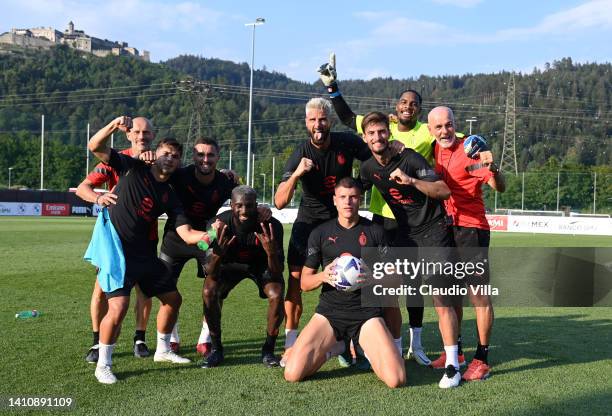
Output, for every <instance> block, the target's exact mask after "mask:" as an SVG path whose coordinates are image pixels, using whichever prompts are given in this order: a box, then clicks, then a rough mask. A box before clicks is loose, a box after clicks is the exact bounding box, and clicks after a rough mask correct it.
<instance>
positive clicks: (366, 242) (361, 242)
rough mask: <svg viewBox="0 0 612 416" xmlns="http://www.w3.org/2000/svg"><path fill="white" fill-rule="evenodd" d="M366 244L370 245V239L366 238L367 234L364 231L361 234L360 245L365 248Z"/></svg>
mask: <svg viewBox="0 0 612 416" xmlns="http://www.w3.org/2000/svg"><path fill="white" fill-rule="evenodd" d="M366 244H368V237H366V235H365V233H364V232H363V231H362V232H361V234H359V245H360V246H361V247H364V246H365V245H366Z"/></svg>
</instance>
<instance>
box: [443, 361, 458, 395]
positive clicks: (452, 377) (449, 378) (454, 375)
mask: <svg viewBox="0 0 612 416" xmlns="http://www.w3.org/2000/svg"><path fill="white" fill-rule="evenodd" d="M460 382H461V373H460V372H459V370H457V369H456V368H455V367H453V366H452V365H450V364H449V366H448V367H446V369H445V370H444V375H443V376H442V379H441V380H440V383H438V386H440V388H441V389H448V388H451V387H457V386H458V385H459V383H460Z"/></svg>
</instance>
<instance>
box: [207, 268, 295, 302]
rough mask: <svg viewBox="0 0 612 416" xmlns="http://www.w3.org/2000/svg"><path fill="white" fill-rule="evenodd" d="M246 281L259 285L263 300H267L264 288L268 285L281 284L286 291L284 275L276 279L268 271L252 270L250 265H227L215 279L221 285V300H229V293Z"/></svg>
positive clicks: (219, 288) (218, 290)
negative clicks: (249, 280)
mask: <svg viewBox="0 0 612 416" xmlns="http://www.w3.org/2000/svg"><path fill="white" fill-rule="evenodd" d="M244 279H251V280H252V281H253V282H254V283H255V284H256V285H257V288H258V289H259V297H260V298H262V299H267V296H266V294H265V292H264V287H265V286H266V285H267V284H268V283H279V284H280V285H281V287H282V288H283V291H284V286H285V281H284V280H283V276H282V274H279V275H278V276H276V277H275V276H273V275H272V274H271V273H270V271H269V270H268V269H265V270H261V271H254V270H251V269H250V267H249V265H248V264H242V263H227V264H222V265H221V266H220V270H219V274H218V277H217V278H216V279H215V280H216V281H217V282H218V285H219V286H218V288H217V293H219V297H220V299H225V298H227V295H229V292H231V291H232V289H234V288H235V287H236V285H238V283H240V282H242V281H243V280H244Z"/></svg>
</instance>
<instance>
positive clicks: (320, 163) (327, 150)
mask: <svg viewBox="0 0 612 416" xmlns="http://www.w3.org/2000/svg"><path fill="white" fill-rule="evenodd" d="M330 113H331V104H330V102H329V101H328V100H326V99H323V98H313V99H311V100H310V101H308V103H307V104H306V119H305V122H306V129H307V130H308V135H309V136H310V137H309V139H308V140H307V141H305V142H303V143H302V144H300V145H299V146H298V147H297V148H296V149H295V151H294V152H293V153H292V154H291V156H290V158H289V160H288V161H287V164H286V166H285V173H284V174H283V176H282V179H281V183H280V184H279V186H278V188H277V191H276V194H275V195H274V205H275V206H276V208H278V209H283V208H284V207H286V206H287V204H289V202H290V201H291V199H292V198H293V193H294V191H295V188H296V186H297V184H298V182H301V184H302V199H301V201H300V207H299V209H298V214H297V218H296V220H295V222H294V224H293V228H292V229H291V238H290V240H289V249H288V252H287V263H288V265H289V279H288V285H287V295H286V300H285V315H286V316H287V322H286V323H285V356H283V361H282V362H281V365H283V364H284V361H285V360H286V358H287V357H286V355H287V353H288V351H289V350H290V348H291V347H292V346H293V343H294V342H295V340H296V338H297V334H298V330H297V328H298V325H299V320H300V317H301V315H302V296H301V293H300V276H301V274H302V267H303V266H304V261H305V260H306V251H307V249H308V236H309V235H310V232H311V231H312V230H313V229H314V228H315V227H316V226H317V225H319V224H321V223H323V222H325V221H327V220H329V219H331V218H335V217H336V216H337V215H338V212H337V211H336V208H335V206H334V202H333V193H334V187H335V186H336V183H337V181H338V180H340V179H342V178H344V177H346V176H351V173H352V172H351V171H352V166H353V160H354V159H355V158H357V159H359V160H361V161H363V160H367V159H368V158H370V156H371V154H370V151H369V150H368V147H367V146H366V145H365V143H364V142H363V140H361V139H360V138H359V137H357V136H355V135H353V134H349V133H336V132H334V133H332V132H331V127H332V120H331V119H330V116H331V114H330Z"/></svg>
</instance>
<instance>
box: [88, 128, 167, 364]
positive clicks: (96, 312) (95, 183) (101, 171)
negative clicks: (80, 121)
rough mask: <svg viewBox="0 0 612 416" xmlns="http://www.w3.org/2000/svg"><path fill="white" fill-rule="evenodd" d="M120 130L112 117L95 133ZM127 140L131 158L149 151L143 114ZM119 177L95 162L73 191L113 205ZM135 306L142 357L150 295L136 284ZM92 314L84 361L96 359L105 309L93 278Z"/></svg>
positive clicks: (136, 337)
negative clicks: (90, 340) (104, 188)
mask: <svg viewBox="0 0 612 416" xmlns="http://www.w3.org/2000/svg"><path fill="white" fill-rule="evenodd" d="M118 129H119V127H118V125H117V123H116V122H115V120H113V121H111V122H110V123H109V124H107V125H106V126H105V127H103V128H102V129H101V130H100V131H99V132H98V133H97V134H102V135H103V136H104V137H109V136H110V135H111V134H113V133H115V132H116V131H117V130H118ZM126 136H127V139H128V140H129V141H130V143H131V147H130V148H128V149H125V150H123V151H121V153H122V154H124V155H127V156H131V157H134V158H137V157H139V156H140V155H141V154H142V153H144V152H147V151H149V150H151V143H152V142H153V139H154V138H155V133H154V132H153V124H152V123H151V121H150V120H148V119H147V118H145V117H136V118H134V119H132V128H131V129H130V130H129V131H128V132H126ZM118 180H119V176H118V175H117V172H116V171H115V170H114V169H113V168H112V167H110V166H109V165H107V164H105V163H98V164H97V165H96V167H95V168H94V170H93V171H92V172H91V173H89V175H87V177H86V178H85V179H84V180H83V182H81V183H80V184H79V186H78V187H77V191H76V194H77V195H78V196H79V197H80V198H81V199H82V200H84V201H87V202H91V203H94V204H98V205H100V206H102V207H107V206H109V205H114V204H116V202H117V195H115V194H114V193H113V190H114V188H115V185H117V182H118ZM104 184H107V185H108V190H109V192H107V193H105V194H103V195H99V194H98V193H96V192H95V191H94V188H100V187H102V186H104ZM154 225H155V233H156V235H157V221H155V224H154ZM136 294H137V296H136V305H135V307H134V313H135V315H136V331H135V333H134V356H135V357H138V358H145V357H148V356H149V355H150V352H149V349H148V348H147V344H145V331H146V329H147V323H148V322H149V314H150V313H151V298H147V297H146V296H144V294H143V293H142V292H141V291H140V288H139V286H138V285H136ZM89 311H90V314H91V327H92V332H93V344H92V346H91V348H90V349H89V351H88V352H87V355H86V356H85V361H87V362H88V363H96V362H98V343H99V339H100V322H101V321H102V318H104V315H106V312H107V311H108V301H107V299H106V296H105V295H104V292H103V291H102V289H101V288H100V285H99V284H98V279H96V280H95V284H94V289H93V293H92V294H91V302H90V305H89Z"/></svg>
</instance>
